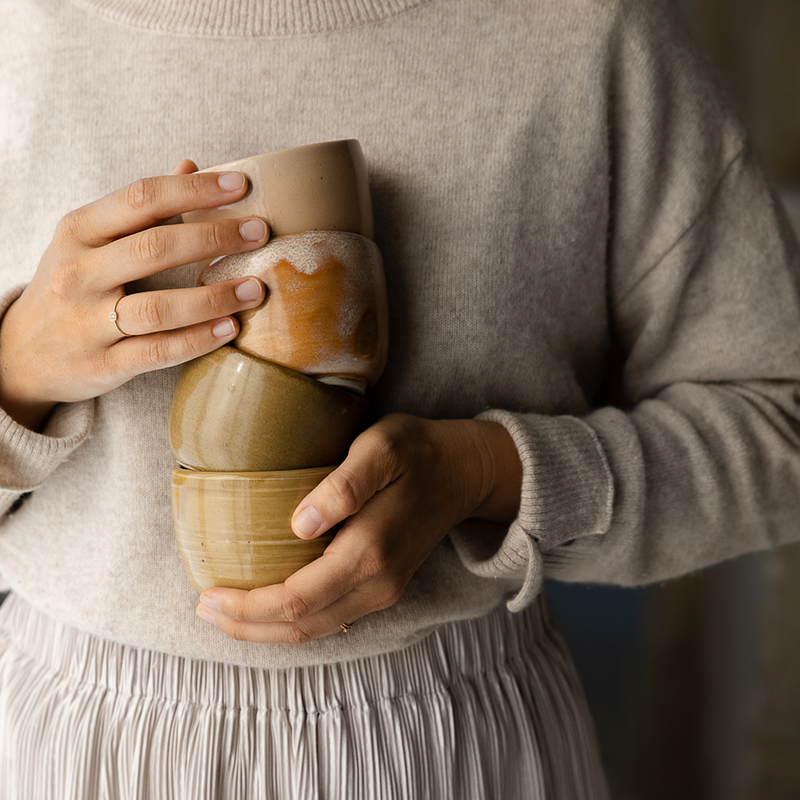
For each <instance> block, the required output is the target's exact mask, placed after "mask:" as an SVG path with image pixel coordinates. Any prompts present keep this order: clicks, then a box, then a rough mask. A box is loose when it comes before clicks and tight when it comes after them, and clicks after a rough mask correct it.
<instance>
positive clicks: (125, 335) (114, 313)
mask: <svg viewBox="0 0 800 800" xmlns="http://www.w3.org/2000/svg"><path fill="white" fill-rule="evenodd" d="M123 297H125V295H124V294H122V295H120V296H119V297H118V298H117V302H116V303H114V310H113V311H112V312H111V313H110V314H109V315H108V318H109V319H110V320H111V321H112V322H113V323H114V327H115V328H116V329H117V330H118V331H119V334H120V336H122V338H123V339H127V338H128V337H129V336H130V335H131V334H129V333H125V331H124V330H122V328H120V326H119V322H118V321H117V320H119V314H118V313H117V306H118V305H119V301H120V300H122V298H123Z"/></svg>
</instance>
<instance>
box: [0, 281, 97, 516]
mask: <svg viewBox="0 0 800 800" xmlns="http://www.w3.org/2000/svg"><path fill="white" fill-rule="evenodd" d="M24 288H25V287H24V286H17V287H15V288H14V289H11V290H9V291H7V292H4V293H3V294H2V295H0V319H2V317H3V314H5V312H6V310H7V309H8V307H9V306H10V305H11V303H13V302H14V301H15V300H16V299H17V298H18V297H19V296H20V295H21V294H22V290H23V289H24ZM93 418H94V400H84V401H82V402H80V403H69V404H66V403H64V404H60V405H57V406H56V407H55V408H54V409H53V413H52V414H51V415H50V419H49V421H48V423H47V425H46V426H45V429H44V431H43V432H42V433H35V432H34V431H31V430H29V429H28V428H26V427H24V426H22V425H20V424H19V423H17V422H15V421H14V420H13V419H11V417H9V416H8V414H6V412H5V411H3V409H1V408H0V515H2V514H5V513H6V512H7V511H8V509H9V508H10V507H11V506H12V505H13V504H14V503H15V502H16V501H17V499H18V498H19V497H20V495H23V494H26V493H27V492H31V491H33V490H34V489H36V488H38V487H39V486H41V485H42V484H43V483H44V482H45V480H46V479H47V477H48V476H49V475H50V473H51V472H53V470H54V469H55V468H56V467H57V466H58V465H59V464H61V462H62V461H64V459H66V458H67V456H69V455H70V453H72V451H73V450H74V449H75V448H76V447H78V445H80V444H81V443H82V442H83V441H84V439H86V437H87V436H88V435H89V431H90V430H91V426H92V420H93Z"/></svg>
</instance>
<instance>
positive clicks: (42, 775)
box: [0, 595, 608, 800]
mask: <svg viewBox="0 0 800 800" xmlns="http://www.w3.org/2000/svg"><path fill="white" fill-rule="evenodd" d="M607 796H608V795H607V790H606V785H605V779H604V776H603V772H602V768H601V766H600V760H599V757H598V752H597V746H596V742H595V736H594V731H593V725H592V722H591V720H590V718H589V714H588V711H587V708H586V704H585V701H584V698H583V694H582V691H581V688H580V685H579V683H578V681H577V678H576V676H575V674H574V671H573V668H572V665H571V662H570V659H569V656H568V654H567V652H566V650H565V647H564V645H563V642H562V641H561V638H560V636H559V635H558V633H557V632H556V631H555V629H554V628H553V624H552V622H551V620H550V616H549V612H548V608H547V603H546V601H545V600H541V601H539V602H537V603H535V604H534V605H533V606H532V607H531V608H529V609H528V610H526V611H524V612H522V613H520V614H511V613H509V612H508V611H506V610H505V608H500V609H497V610H496V611H494V612H492V613H491V614H489V615H488V616H486V617H483V618H481V619H476V620H469V621H466V622H457V623H452V624H448V625H445V626H443V627H441V628H440V629H438V630H437V631H436V632H434V633H432V634H431V635H429V636H428V637H426V638H425V639H423V640H422V641H420V642H418V643H417V644H415V645H413V646H411V647H408V648H406V649H404V650H400V651H396V652H393V653H388V654H386V655H382V656H376V657H370V658H363V659H358V660H354V661H349V662H346V663H341V664H326V665H322V666H316V667H297V668H294V669H288V670H261V669H254V668H250V667H238V666H232V665H230V664H219V663H215V662H205V661H196V660H191V659H186V658H181V657H177V656H170V655H165V654H162V653H155V652H149V651H143V650H140V649H137V648H133V647H128V646H125V645H119V644H114V643H110V642H106V641H103V640H101V639H98V638H97V637H94V636H92V635H90V634H87V633H84V632H82V631H78V630H75V629H73V628H69V627H66V626H64V625H62V624H60V623H58V622H55V621H54V620H52V619H50V618H49V617H46V616H44V615H42V614H41V613H40V612H38V611H36V610H35V609H33V608H32V607H31V606H29V605H28V604H27V603H25V602H23V601H22V600H20V599H19V598H17V597H15V596H14V595H11V596H10V597H9V599H8V600H7V601H6V603H5V604H3V606H2V607H0V798H2V800H51V799H52V800H100V799H102V800H123V799H124V800H150V799H151V798H152V799H153V800H156V799H157V800H173V799H174V800H210V799H211V798H214V800H223V798H224V799H225V800H261V799H262V798H277V799H279V800H315V799H317V798H318V799H319V800H423V798H424V799H425V800H523V798H524V800H544V799H545V798H546V800H595V799H596V798H607Z"/></svg>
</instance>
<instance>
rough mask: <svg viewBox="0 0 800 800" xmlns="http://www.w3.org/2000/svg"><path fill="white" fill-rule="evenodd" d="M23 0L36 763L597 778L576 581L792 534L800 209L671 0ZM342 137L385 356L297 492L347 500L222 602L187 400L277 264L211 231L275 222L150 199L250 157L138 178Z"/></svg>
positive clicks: (19, 277)
mask: <svg viewBox="0 0 800 800" xmlns="http://www.w3.org/2000/svg"><path fill="white" fill-rule="evenodd" d="M6 6H8V7H7V8H6ZM3 10H4V11H5V12H6V13H5V14H4V19H6V20H7V25H6V27H5V28H4V30H3V31H2V33H0V36H2V42H1V44H2V48H1V49H0V52H2V53H4V55H3V57H2V62H0V63H1V64H2V67H1V68H0V69H2V73H0V74H1V75H2V81H1V82H0V85H1V86H2V91H3V98H2V102H3V107H4V108H7V109H9V112H8V116H7V117H6V121H5V123H4V126H3V128H2V131H1V132H0V136H2V141H3V149H2V153H3V155H2V158H3V165H4V167H5V169H4V172H5V174H6V175H7V176H8V177H7V180H6V181H5V183H4V188H3V193H2V204H3V205H2V216H1V217H0V219H1V221H0V225H1V226H2V227H1V228H0V231H1V233H0V241H2V242H3V247H4V253H5V258H4V261H3V264H2V266H1V267H0V279H2V286H3V290H4V291H5V294H4V298H3V300H4V302H3V308H4V309H7V310H6V312H5V317H4V319H3V323H2V328H0V365H1V366H2V379H1V380H0V404H2V406H3V408H4V409H5V411H6V414H5V415H4V416H3V419H2V422H0V432H1V433H2V436H1V437H0V442H1V443H2V444H0V447H2V450H0V455H1V458H0V465H1V466H0V470H2V471H0V478H1V479H2V480H1V481H0V489H1V490H2V494H0V496H2V498H3V501H4V504H5V505H4V508H5V509H7V510H8V511H7V515H6V517H5V518H4V519H3V522H2V527H1V528H0V571H1V572H2V574H3V576H4V577H5V579H6V581H7V583H8V584H9V586H10V587H11V588H12V590H13V593H12V595H11V598H10V599H9V601H7V603H6V604H5V605H4V606H3V608H2V613H0V623H1V624H0V643H1V644H0V651H2V656H0V716H1V717H2V721H1V722H0V730H2V731H4V733H3V735H2V748H3V765H4V769H3V770H2V772H1V773H0V774H2V776H3V777H2V778H0V780H2V781H4V784H1V785H2V786H3V790H4V791H5V794H6V795H8V796H10V797H15V796H20V797H23V796H25V797H28V796H49V795H52V796H56V795H57V796H64V793H65V792H72V793H73V794H72V795H69V794H67V796H74V797H145V796H149V795H150V794H157V795H158V796H160V797H161V796H174V797H192V798H196V797H253V796H266V797H273V796H274V797H281V798H287V797H298V798H300V797H302V798H307V797H326V798H328V797H330V798H334V797H343V798H344V797H347V798H360V797H364V798H366V797H381V798H390V797H392V798H393V797H397V798H400V797H402V798H422V797H431V798H434V797H435V798H438V797H458V798H473V797H474V798H478V797H482V798H483V797H497V798H522V797H525V798H529V797H542V798H596V797H605V796H606V789H605V785H604V780H603V777H602V771H601V768H600V765H599V759H598V756H597V750H596V745H595V743H594V738H593V734H592V730H591V721H590V720H589V719H588V715H587V712H586V709H585V704H584V702H583V699H582V697H581V692H580V688H579V686H578V685H577V681H576V679H575V677H574V673H573V670H572V668H571V666H570V663H569V658H568V656H567V655H566V653H565V650H564V647H563V645H562V643H561V641H560V639H559V637H558V635H557V633H556V632H555V631H554V629H553V626H552V623H551V621H550V619H549V616H548V614H547V608H546V601H545V599H544V598H543V596H542V593H541V582H542V577H543V575H548V576H550V577H554V578H559V579H565V580H590V581H610V582H618V583H622V584H634V583H644V582H647V581H655V580H663V579H665V578H668V577H671V576H675V575H679V574H682V573H684V572H687V571H689V570H693V569H697V568H699V567H702V566H704V565H707V564H710V563H714V562H716V561H719V560H721V559H724V558H728V557H732V556H734V555H737V554H739V553H742V552H745V551H748V550H754V549H758V548H763V547H767V546H772V545H775V544H778V543H780V542H783V541H789V540H792V539H794V538H797V536H798V535H799V534H800V530H798V525H797V522H796V520H797V519H800V492H799V491H798V488H800V457H799V456H798V434H797V430H798V428H797V422H798V420H800V411H799V409H798V391H797V390H798V381H800V297H799V294H798V286H800V270H799V269H798V255H797V247H796V242H795V240H794V239H793V238H792V237H791V234H790V232H789V229H788V226H787V225H786V223H785V221H784V219H783V216H782V213H781V211H780V209H779V208H777V207H776V205H775V203H774V201H773V199H772V196H771V195H770V192H769V190H768V188H767V187H766V185H765V182H764V179H763V177H762V175H761V173H760V171H759V169H758V167H757V166H756V165H754V163H753V159H752V156H751V153H750V150H749V147H748V144H747V141H746V137H745V135H744V133H743V132H742V130H741V128H740V126H739V125H738V123H737V122H736V121H735V120H734V119H733V118H732V117H731V115H730V113H729V112H728V111H727V109H726V108H725V105H724V103H723V102H722V101H721V100H720V99H719V96H718V91H717V89H716V87H715V85H714V82H713V80H712V79H711V78H710V77H709V76H708V71H707V68H706V67H705V65H704V64H703V62H702V59H700V58H699V57H698V56H697V54H696V53H695V52H694V50H693V48H692V47H691V45H690V44H688V43H687V41H686V38H685V35H684V33H683V32H682V30H681V29H680V26H679V25H678V24H677V22H676V20H675V19H674V16H673V13H672V12H671V11H670V9H669V7H668V6H667V5H666V3H662V2H660V1H659V2H652V3H646V4H641V3H637V2H635V0H619V2H593V1H592V0H568V1H567V2H559V3H555V2H550V0H537V1H536V2H533V3H528V2H518V3H517V2H510V3H506V4H500V5H498V4H495V3H488V2H477V1H475V0H469V2H464V1H462V0H432V1H431V2H419V0H362V2H358V3H352V2H349V0H324V1H323V0H317V1H316V2H314V1H312V0H305V1H303V2H301V1H300V0H281V1H280V2H278V0H275V2H272V1H271V0H270V1H268V2H263V1H262V0H239V2H234V0H221V1H220V0H195V1H194V2H192V3H188V2H185V0H159V2H154V0H123V1H122V2H120V1H118V0H72V1H71V2H61V3H58V2H55V0H37V2H26V3H22V2H18V1H16V2H11V1H10V0H4V6H3ZM347 137H355V138H358V139H359V140H360V141H361V143H362V146H363V148H364V151H365V153H366V155H367V159H368V162H369V164H370V173H371V177H372V190H373V203H374V206H375V212H376V231H377V234H376V240H377V242H378V244H379V246H380V248H381V251H382V253H383V257H384V262H385V266H386V273H387V281H388V292H389V297H390V306H391V322H390V329H391V345H390V356H389V366H388V368H387V371H386V373H385V374H384V377H383V378H382V379H381V381H380V382H379V384H378V386H377V387H376V391H375V393H374V394H373V395H372V397H371V407H372V409H373V411H374V412H375V418H376V421H375V424H374V425H372V426H371V427H369V428H368V429H367V430H366V431H365V432H364V434H362V436H360V437H359V438H358V439H357V440H356V442H355V443H354V445H353V447H352V448H351V451H350V454H349V456H348V458H347V460H346V461H345V462H344V464H343V465H342V466H341V467H340V468H339V469H338V470H337V471H336V472H334V473H333V475H332V476H331V477H330V478H329V479H327V480H326V481H325V482H324V483H323V484H321V485H320V486H319V487H318V488H317V489H315V490H314V492H312V494H311V495H310V496H309V497H308V498H306V499H305V500H304V501H303V502H302V503H301V504H300V507H299V508H298V510H297V512H296V514H295V517H294V528H295V531H296V533H297V534H298V535H299V536H301V537H313V536H316V535H319V534H321V533H322V532H324V531H325V530H327V529H329V528H330V527H331V526H332V525H334V524H336V523H337V522H339V521H340V520H346V523H345V525H344V526H343V527H342V528H341V530H340V531H339V532H338V533H337V534H336V537H335V539H334V542H333V544H332V545H331V546H330V547H329V548H328V550H327V551H326V553H325V555H324V556H323V557H322V558H321V559H320V560H319V561H317V562H315V563H314V564H312V565H310V566H309V567H307V568H305V569H303V570H301V571H300V572H298V573H297V574H296V575H295V576H293V577H292V578H290V579H289V580H287V581H286V583H285V584H284V585H282V586H278V587H266V588H263V589H258V590H254V591H252V592H250V593H243V592H239V591H236V590H226V589H222V588H219V587H218V588H214V589H211V590H208V591H206V592H204V593H203V595H202V597H201V598H200V600H201V602H200V604H199V605H197V603H196V595H195V593H194V591H193V590H192V588H191V586H190V585H189V583H188V581H187V579H186V577H185V575H184V574H183V571H182V568H181V566H180V562H179V559H178V556H177V551H176V548H175V544H174V538H173V533H172V522H171V515H170V500H169V492H168V480H169V477H168V476H169V470H170V468H171V461H172V459H171V456H170V454H169V449H168V447H167V441H166V439H167V437H166V418H167V410H168V407H169V402H170V398H171V393H172V389H173V387H174V384H175V380H176V377H177V365H178V364H180V363H181V362H183V361H186V360H188V359H190V358H192V357H194V356H196V355H199V354H202V353H205V352H208V351H210V350H212V349H214V348H215V347H217V346H220V345H222V344H224V343H225V342H228V341H230V340H231V339H232V338H233V337H234V336H235V334H236V330H237V328H236V321H235V318H233V317H232V316H231V315H232V314H234V313H235V312H237V311H239V310H242V309H244V308H250V307H253V306H255V305H258V304H259V303H260V302H262V299H263V288H262V287H261V285H260V284H258V283H257V282H256V283H253V282H250V281H246V280H245V281H240V282H236V283H227V284H221V285H219V286H216V287H212V288H210V289H198V288H196V287H195V279H196V273H197V268H196V267H195V266H194V265H193V263H192V262H196V261H199V260H202V259H206V258H212V257H215V256H217V255H222V254H226V253H233V252H243V251H246V250H250V249H254V248H257V247H259V246H261V245H262V244H263V243H264V242H265V241H266V238H267V236H268V231H267V230H266V229H265V228H264V227H263V226H262V225H261V224H260V222H259V221H258V220H257V219H247V220H238V221H235V222H233V223H231V224H224V225H220V226H218V227H209V226H208V225H205V226H191V225H183V226H163V225H159V224H158V223H160V222H163V221H165V220H167V219H168V218H170V217H172V216H174V215H176V214H179V213H183V212H184V211H188V210H191V209H192V208H198V207H213V206H216V205H220V204H225V203H228V202H231V201H232V200H235V199H237V198H238V197H240V196H241V194H242V193H243V192H244V191H245V187H244V184H243V182H242V181H241V179H240V178H239V176H237V175H236V174H232V175H227V176H218V175H203V176H201V175H195V174H194V169H195V166H196V165H195V163H192V162H187V161H181V162H180V164H179V166H178V167H177V168H176V170H175V173H174V174H172V175H169V176H163V175H162V176H160V177H155V178H152V179H148V180H145V181H137V179H139V178H141V176H142V175H155V176H159V175H160V173H162V172H163V171H164V170H163V169H161V167H162V165H163V164H164V163H167V162H168V161H169V160H171V162H172V163H175V162H177V161H178V160H179V159H181V158H183V156H184V155H186V154H191V155H192V157H193V158H195V159H196V161H197V163H199V164H201V165H202V166H208V165H210V164H216V163H223V162H225V161H227V160H230V159H232V158H237V157H241V156H245V155H248V154H253V153H257V152H264V151H269V150H277V149H280V148H282V147H288V146H293V145H297V144H303V143H307V142H311V141H323V140H332V139H338V138H347ZM12 176H13V180H12ZM119 187H127V188H123V189H119ZM97 198H102V199H100V200H98V199H97ZM87 204H88V205H87ZM75 209H77V210H75ZM59 220H60V221H59ZM154 226H155V227H154ZM54 228H55V230H56V233H55V236H54V237H53V235H52V231H53V229H54ZM42 253H44V256H42V255H41V254H42ZM25 283H27V284H28V285H27V288H26V289H25V290H24V291H23V289H22V286H23V284H25ZM237 290H238V294H237ZM115 309H116V311H117V318H116V320H115V321H114V322H112V321H110V320H109V314H110V312H111V311H112V310H115ZM117 326H119V327H117ZM120 331H125V333H126V334H131V335H130V336H128V337H123V336H122V334H121V333H120ZM195 608H196V613H195ZM207 623H211V624H207ZM64 787H68V788H67V789H65V788H64Z"/></svg>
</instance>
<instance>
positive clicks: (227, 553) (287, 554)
mask: <svg viewBox="0 0 800 800" xmlns="http://www.w3.org/2000/svg"><path fill="white" fill-rule="evenodd" d="M332 471H333V467H322V468H319V469H302V470H290V471H284V472H252V473H241V474H236V473H230V472H194V471H192V470H186V469H181V468H179V467H178V468H175V469H174V470H173V472H172V508H173V517H174V522H175V534H176V538H177V542H178V550H179V551H180V554H181V559H182V560H183V566H184V568H185V570H186V574H187V575H188V576H189V579H190V580H191V582H192V585H193V586H194V587H195V589H197V591H198V592H202V591H204V590H205V589H208V588H210V587H211V586H226V587H229V588H233V589H255V588H257V587H259V586H269V585H271V584H274V583H283V581H285V580H286V579H287V578H288V577H289V576H290V575H291V574H292V573H294V572H296V571H297V570H298V569H300V568H301V567H303V566H305V565H306V564H309V563H310V562H311V561H314V560H315V559H317V558H319V557H320V556H321V555H322V552H323V551H324V549H325V548H326V547H327V545H328V543H329V542H330V541H331V539H332V538H333V536H332V535H330V534H326V535H323V536H320V537H319V538H317V539H312V540H308V541H306V540H304V539H298V538H297V537H296V536H295V535H294V533H292V530H291V518H292V514H293V512H294V510H295V508H297V505H298V504H299V502H300V501H301V500H302V499H303V498H304V497H305V496H306V495H307V494H308V493H309V492H310V491H311V490H312V489H313V488H314V487H315V486H316V485H317V484H318V483H319V482H320V481H321V480H322V479H323V478H324V477H325V476H326V475H328V474H329V473H330V472H332Z"/></svg>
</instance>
